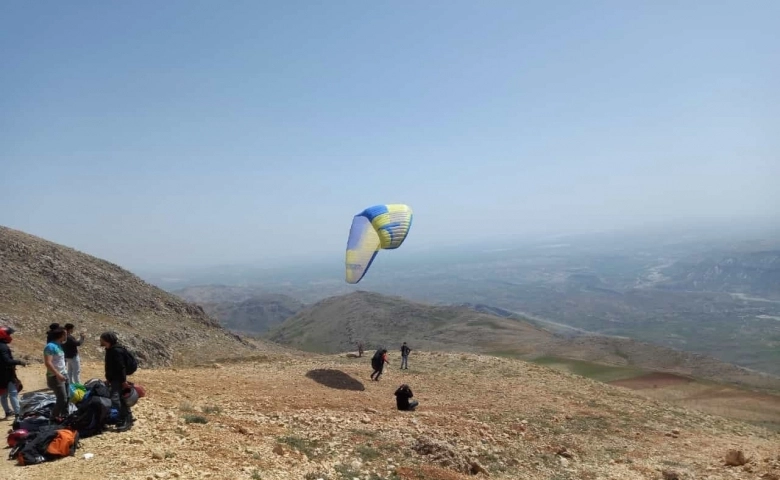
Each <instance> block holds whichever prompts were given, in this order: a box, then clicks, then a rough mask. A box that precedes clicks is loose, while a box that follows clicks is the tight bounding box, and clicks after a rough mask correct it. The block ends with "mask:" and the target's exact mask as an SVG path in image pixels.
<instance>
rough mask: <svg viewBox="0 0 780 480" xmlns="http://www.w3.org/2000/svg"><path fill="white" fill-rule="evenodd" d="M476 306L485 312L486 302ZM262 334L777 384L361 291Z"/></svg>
mask: <svg viewBox="0 0 780 480" xmlns="http://www.w3.org/2000/svg"><path fill="white" fill-rule="evenodd" d="M480 309H481V310H482V311H489V309H487V308H486V307H485V306H482V307H480ZM496 311H497V312H501V313H504V314H506V315H507V316H509V314H511V312H508V311H502V310H500V309H498V310H496ZM265 337H266V338H267V339H269V340H271V341H273V342H278V343H281V344H284V345H288V346H290V347H294V348H298V349H302V350H308V351H316V352H323V353H335V352H344V351H355V350H356V349H357V343H358V342H363V343H364V345H365V348H366V350H367V351H369V354H371V353H373V350H374V349H377V348H380V347H384V348H387V349H388V350H390V351H396V350H399V349H400V346H401V343H402V342H404V341H406V342H408V344H409V346H410V347H411V348H412V349H413V350H425V351H428V350H447V351H463V352H481V353H486V354H492V355H502V356H512V357H517V358H523V359H534V358H537V357H541V356H555V357H561V358H569V359H577V360H584V361H588V362H598V363H606V364H612V365H630V366H636V367H641V368H643V369H647V370H654V371H667V372H674V373H678V374H683V375H691V376H694V377H697V378H702V379H710V380H715V381H725V382H731V383H736V384H742V385H748V386H751V387H756V388H768V389H780V378H778V377H774V376H771V375H766V374H761V373H758V372H754V371H751V370H748V369H744V368H740V367H737V366H734V365H731V364H728V363H725V362H721V361H719V360H716V359H714V358H711V357H707V356H704V355H697V354H692V353H687V352H682V351H678V350H673V349H670V348H665V347H659V346H656V345H651V344H647V343H643V342H638V341H635V340H631V339H628V338H619V337H607V336H600V335H584V334H578V335H558V334H554V333H552V332H550V331H548V330H547V329H544V328H541V327H539V326H537V325H534V324H532V322H529V321H527V320H524V319H522V318H520V317H516V316H515V317H513V318H504V317H501V316H496V315H492V314H488V313H481V312H479V311H476V310H475V309H474V308H468V307H447V306H435V305H427V304H423V303H419V302H412V301H409V300H405V299H403V298H399V297H390V296H385V295H380V294H376V293H369V292H363V291H358V292H355V293H351V294H348V295H342V296H337V297H331V298H327V299H325V300H322V301H320V302H318V303H316V304H314V305H311V306H309V307H307V308H305V309H303V310H302V311H300V312H298V313H297V314H296V315H295V316H293V317H292V318H289V319H288V320H286V321H285V322H284V323H282V324H281V325H279V326H277V327H275V328H273V329H272V330H271V331H270V332H269V333H268V334H267V335H266V336H265ZM396 356H397V355H396Z"/></svg>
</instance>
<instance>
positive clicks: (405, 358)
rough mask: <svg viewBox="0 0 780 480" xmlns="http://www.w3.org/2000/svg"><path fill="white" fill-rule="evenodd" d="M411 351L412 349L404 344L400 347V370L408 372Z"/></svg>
mask: <svg viewBox="0 0 780 480" xmlns="http://www.w3.org/2000/svg"><path fill="white" fill-rule="evenodd" d="M411 351H412V349H411V348H409V347H408V346H407V345H406V342H404V344H403V345H401V370H409V352H411Z"/></svg>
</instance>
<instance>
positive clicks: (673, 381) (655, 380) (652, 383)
mask: <svg viewBox="0 0 780 480" xmlns="http://www.w3.org/2000/svg"><path fill="white" fill-rule="evenodd" d="M692 381H693V379H692V378H687V377H682V376H680V375H674V374H672V373H661V372H654V373H648V374H646V375H641V376H639V377H634V378H628V379H625V380H615V381H614V382H609V383H610V384H612V385H617V386H619V387H626V388H631V389H634V390H643V389H646V388H659V387H661V388H663V387H670V386H679V385H685V384H687V383H691V382H692Z"/></svg>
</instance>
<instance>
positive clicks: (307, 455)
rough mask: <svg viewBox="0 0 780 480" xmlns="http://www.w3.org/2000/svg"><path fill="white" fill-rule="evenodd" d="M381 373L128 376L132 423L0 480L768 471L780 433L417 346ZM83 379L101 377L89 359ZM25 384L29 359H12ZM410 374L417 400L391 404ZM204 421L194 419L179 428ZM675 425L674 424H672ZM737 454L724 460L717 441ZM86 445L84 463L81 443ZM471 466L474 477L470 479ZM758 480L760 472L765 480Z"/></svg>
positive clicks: (778, 467) (9, 467) (231, 369)
mask: <svg viewBox="0 0 780 480" xmlns="http://www.w3.org/2000/svg"><path fill="white" fill-rule="evenodd" d="M392 360H393V363H392V364H391V366H389V367H388V368H387V370H386V372H387V373H386V374H385V375H384V376H383V377H382V379H381V381H380V382H371V381H369V379H368V375H369V374H370V368H368V365H367V362H368V359H366V358H363V359H350V358H345V357H343V356H322V357H310V358H295V357H284V356H281V357H279V358H277V359H273V360H269V361H265V362H254V363H236V364H231V365H222V366H215V367H203V368H192V369H181V370H175V369H160V370H141V371H139V372H138V374H137V375H135V378H134V380H135V381H136V382H137V383H140V384H143V385H144V386H145V387H146V388H147V390H148V392H149V395H148V397H147V398H145V399H143V400H141V401H140V402H139V404H138V405H137V406H136V408H135V409H134V413H135V416H136V417H137V418H138V421H137V423H136V426H135V427H134V428H133V430H131V431H129V432H125V433H114V432H106V433H105V434H103V435H101V436H98V437H93V438H89V439H86V440H84V441H83V442H82V448H81V449H79V450H78V451H77V454H76V456H75V457H70V458H66V459H63V460H59V461H56V462H51V463H47V464H43V465H37V466H31V467H16V466H14V464H13V462H10V461H2V462H0V478H2V479H6V478H9V479H19V480H42V479H47V480H48V479H52V478H58V479H63V480H70V479H74V480H75V479H83V478H93V477H94V475H95V474H96V472H100V474H101V476H102V477H103V478H110V479H144V480H145V479H156V478H184V479H201V478H209V479H264V480H274V479H303V478H308V479H316V478H323V479H325V478H327V479H329V480H335V479H349V480H352V479H353V478H360V479H361V480H364V479H372V480H380V479H388V480H389V479H423V478H425V479H431V480H437V479H439V480H443V479H465V478H472V475H471V474H470V473H468V470H472V471H474V470H475V469H476V470H480V469H484V470H486V471H488V472H489V474H490V478H505V479H529V480H530V479H551V478H556V479H575V478H576V479H593V480H595V479H626V480H628V479H632V480H634V479H645V478H646V479H658V478H662V477H661V472H662V471H663V470H673V471H674V472H675V473H677V474H678V475H679V478H682V479H692V478H709V479H720V478H723V479H726V478H728V479H746V480H747V479H751V480H752V479H757V478H761V475H764V474H778V475H780V435H778V434H777V433H774V432H770V431H768V430H764V429H760V428H757V427H754V426H751V425H748V424H744V423H739V422H735V421H730V420H726V419H723V418H720V417H715V416H711V415H706V414H703V413H698V412H691V411H687V410H684V409H681V408H677V407H673V406H671V405H667V404H664V403H662V402H659V401H654V400H648V399H646V398H643V397H641V396H640V395H638V394H637V393H635V392H632V391H630V390H627V389H623V388H618V387H612V386H608V385H604V384H601V383H598V382H596V381H591V380H588V379H583V378H581V377H575V376H572V375H569V374H566V373H562V372H557V371H554V370H552V369H549V368H546V367H542V366H538V365H533V364H529V363H525V362H521V361H516V360H510V359H501V358H494V357H487V356H478V355H463V354H436V353H417V354H416V355H413V356H412V358H411V359H410V367H411V368H410V370H408V371H400V370H398V369H397V365H396V363H397V362H396V359H392ZM84 370H85V372H84V375H83V378H84V379H88V378H90V377H94V376H97V377H100V376H101V373H102V372H101V370H100V365H98V364H87V365H85V368H84ZM20 371H21V374H22V379H23V381H24V382H25V386H26V390H31V389H35V388H36V387H42V386H43V371H42V369H41V367H40V366H38V367H28V368H27V369H21V370H20ZM402 382H404V383H408V384H410V385H411V387H412V389H413V390H414V393H415V397H416V398H417V399H418V400H419V401H420V403H421V407H420V410H419V411H417V412H414V413H406V412H398V411H396V410H395V404H394V397H393V391H394V390H395V388H396V387H397V386H398V385H399V384H400V383H402ZM193 421H196V422H197V421H206V422H207V423H204V424H201V423H192V422H193ZM675 432H676V433H675ZM732 448H738V449H741V450H743V451H744V452H745V454H746V455H747V456H748V457H749V458H750V462H749V463H748V464H747V465H746V466H740V467H726V466H724V465H723V463H724V462H723V459H724V458H725V455H726V453H727V452H728V450H729V449H732ZM87 452H89V453H94V455H95V457H94V458H93V459H91V460H84V459H83V458H82V456H83V454H84V453H87ZM479 475H481V476H482V475H484V473H482V474H479ZM765 478H771V477H765Z"/></svg>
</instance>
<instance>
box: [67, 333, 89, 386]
mask: <svg viewBox="0 0 780 480" xmlns="http://www.w3.org/2000/svg"><path fill="white" fill-rule="evenodd" d="M74 328H75V327H74V325H73V324H72V323H66V324H65V331H66V332H68V339H67V340H65V344H64V345H63V346H62V349H63V350H64V351H65V363H66V364H67V365H68V381H69V382H70V383H81V378H80V375H81V357H79V347H80V346H81V344H82V343H84V332H81V334H80V335H79V339H78V340H76V339H75V338H74V337H73V329H74Z"/></svg>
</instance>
